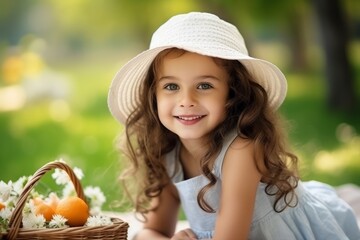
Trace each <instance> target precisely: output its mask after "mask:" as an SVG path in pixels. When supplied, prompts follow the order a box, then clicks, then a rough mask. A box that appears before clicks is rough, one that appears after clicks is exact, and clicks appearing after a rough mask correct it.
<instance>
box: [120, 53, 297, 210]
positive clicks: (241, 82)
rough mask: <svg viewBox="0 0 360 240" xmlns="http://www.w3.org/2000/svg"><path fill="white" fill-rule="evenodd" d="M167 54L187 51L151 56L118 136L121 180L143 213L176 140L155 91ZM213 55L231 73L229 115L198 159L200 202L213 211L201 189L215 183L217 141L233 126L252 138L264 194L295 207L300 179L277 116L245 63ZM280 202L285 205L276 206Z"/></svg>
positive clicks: (164, 178) (164, 179) (164, 180)
mask: <svg viewBox="0 0 360 240" xmlns="http://www.w3.org/2000/svg"><path fill="white" fill-rule="evenodd" d="M170 52H172V53H173V52H175V53H178V54H179V56H180V55H181V54H184V53H185V52H186V51H185V50H181V49H177V48H172V49H167V50H164V51H162V52H161V53H160V54H159V55H158V56H157V57H156V58H155V60H154V61H153V63H152V65H151V67H150V68H149V71H148V73H147V76H146V78H145V81H143V83H142V86H141V88H140V89H139V96H141V99H140V102H141V104H140V105H139V106H138V108H136V109H135V110H134V111H133V112H132V113H131V114H130V116H129V117H128V119H127V121H126V125H125V134H123V135H122V136H125V143H124V144H122V145H121V150H122V152H123V153H124V154H125V155H126V157H127V158H128V159H130V166H129V168H127V170H126V171H124V172H123V174H122V176H121V179H122V180H123V183H124V185H125V189H126V190H127V191H126V192H127V193H128V197H130V199H131V201H132V202H133V204H134V206H135V210H136V211H137V212H139V213H142V214H144V213H146V212H148V211H150V210H152V209H151V208H150V206H149V202H150V200H151V199H152V198H154V197H156V196H159V195H160V193H161V191H162V189H163V188H164V187H165V186H166V184H168V183H169V182H170V181H171V176H168V173H167V170H166V166H165V163H164V156H165V154H167V153H169V152H170V151H171V150H173V149H174V147H175V146H176V144H177V143H178V137H177V135H175V134H174V133H172V132H171V131H169V130H168V129H167V128H165V127H164V126H163V125H162V124H161V122H160V120H159V118H158V114H157V113H158V111H157V104H156V95H155V87H156V86H155V85H156V81H155V79H156V78H157V73H158V68H159V65H160V64H161V63H162V60H163V59H164V57H165V56H166V55H167V54H169V53H170ZM213 59H214V61H215V63H216V64H218V65H219V66H222V67H224V68H225V69H226V70H227V72H228V74H229V76H230V77H229V83H228V84H229V96H228V101H227V104H226V111H227V117H226V119H225V120H224V122H223V123H222V124H219V126H217V127H216V129H214V131H212V133H211V135H210V142H209V145H210V147H209V148H208V149H209V151H208V152H206V153H205V154H204V156H203V158H202V159H201V170H202V174H203V175H204V176H205V177H206V178H207V179H208V180H209V183H208V184H207V185H206V186H204V187H203V188H202V189H201V190H200V192H199V193H198V196H197V199H198V204H199V205H200V207H201V208H202V209H203V210H204V211H206V212H214V209H213V208H212V207H211V206H210V205H209V204H208V203H207V202H206V201H205V199H204V195H205V193H206V192H207V191H208V190H209V189H210V188H211V187H212V186H214V185H215V183H216V181H217V179H216V177H215V176H214V174H213V173H212V169H211V166H212V165H211V159H212V157H213V156H214V155H215V154H217V153H218V152H219V151H220V149H221V148H222V144H219V143H222V140H223V139H224V137H225V136H226V134H228V133H229V132H230V131H232V130H233V129H236V131H237V134H238V136H239V137H241V138H244V139H249V140H251V141H253V142H254V145H255V149H257V151H256V156H255V161H256V166H257V169H258V171H259V172H260V173H261V174H262V179H261V181H262V182H264V183H266V184H267V187H266V188H265V191H266V193H267V194H268V195H274V196H275V202H274V206H273V208H274V210H275V211H277V212H281V211H283V210H284V209H285V208H286V207H288V206H293V205H292V203H294V201H293V200H294V198H296V194H295V191H294V189H295V188H296V186H297V182H298V178H297V161H298V159H297V157H296V156H295V155H294V154H292V153H291V152H289V151H288V150H287V146H286V141H285V139H286V138H285V136H284V134H283V132H284V131H283V129H282V128H281V127H280V120H281V118H280V116H279V115H278V113H277V112H276V111H274V110H273V109H272V108H271V107H270V106H269V104H268V97H267V93H266V91H265V90H264V88H263V87H262V86H261V85H259V84H258V83H257V82H256V81H255V80H254V79H253V78H252V76H251V74H250V73H249V72H248V71H247V69H246V68H245V67H244V66H243V64H241V63H240V62H239V61H236V60H224V59H219V58H213ZM129 178H132V179H136V181H131V180H130V179H129ZM128 180H130V181H128ZM129 183H135V187H136V190H135V191H132V189H131V184H129ZM280 201H283V202H284V203H285V205H284V204H278V203H279V202H280ZM295 202H296V203H297V201H295ZM278 205H279V206H280V205H281V207H279V206H278Z"/></svg>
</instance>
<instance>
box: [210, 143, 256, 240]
mask: <svg viewBox="0 0 360 240" xmlns="http://www.w3.org/2000/svg"><path fill="white" fill-rule="evenodd" d="M254 156H255V149H254V145H253V143H252V142H250V141H245V140H243V139H240V138H236V139H235V140H234V142H233V143H232V144H231V146H230V147H229V149H228V151H227V153H226V155H225V159H224V163H223V167H222V193H221V200H220V209H219V214H218V217H217V220H216V226H215V236H214V238H213V239H248V234H249V230H250V225H251V221H252V216H253V211H254V205H255V198H256V191H257V187H258V184H259V182H260V179H261V174H260V173H259V171H258V170H257V168H256V165H255V157H254Z"/></svg>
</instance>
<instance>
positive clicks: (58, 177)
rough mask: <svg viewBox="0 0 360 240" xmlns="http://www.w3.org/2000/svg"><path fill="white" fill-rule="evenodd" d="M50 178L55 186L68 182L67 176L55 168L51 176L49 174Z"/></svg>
mask: <svg viewBox="0 0 360 240" xmlns="http://www.w3.org/2000/svg"><path fill="white" fill-rule="evenodd" d="M51 177H52V178H53V179H54V180H55V183H56V184H57V185H65V184H67V183H68V182H69V176H68V175H67V173H66V172H65V171H64V170H61V169H59V168H55V171H54V172H53V174H51Z"/></svg>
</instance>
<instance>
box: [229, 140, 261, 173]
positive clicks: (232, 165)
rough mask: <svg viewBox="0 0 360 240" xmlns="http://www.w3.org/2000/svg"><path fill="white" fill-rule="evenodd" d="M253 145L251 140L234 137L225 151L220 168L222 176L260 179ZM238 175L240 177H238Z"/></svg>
mask: <svg viewBox="0 0 360 240" xmlns="http://www.w3.org/2000/svg"><path fill="white" fill-rule="evenodd" d="M255 152H256V149H255V143H254V142H253V141H251V140H247V139H243V138H240V137H236V138H235V139H234V141H233V142H232V143H231V144H230V146H229V148H228V149H227V151H226V154H225V157H224V162H223V166H222V175H223V177H225V178H226V175H234V176H237V177H239V178H244V177H247V176H248V175H252V176H256V179H258V178H260V172H259V171H258V167H257V164H256V159H255V158H256V155H257V154H256V153H255ZM239 174H240V175H241V176H239Z"/></svg>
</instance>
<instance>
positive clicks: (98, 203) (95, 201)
mask: <svg viewBox="0 0 360 240" xmlns="http://www.w3.org/2000/svg"><path fill="white" fill-rule="evenodd" d="M84 194H85V196H86V197H87V198H88V199H90V205H91V207H94V208H95V207H98V208H100V209H101V207H102V205H103V204H104V203H105V202H106V197H105V195H104V193H103V192H102V191H101V189H100V188H99V187H93V186H87V187H86V188H85V189H84Z"/></svg>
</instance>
